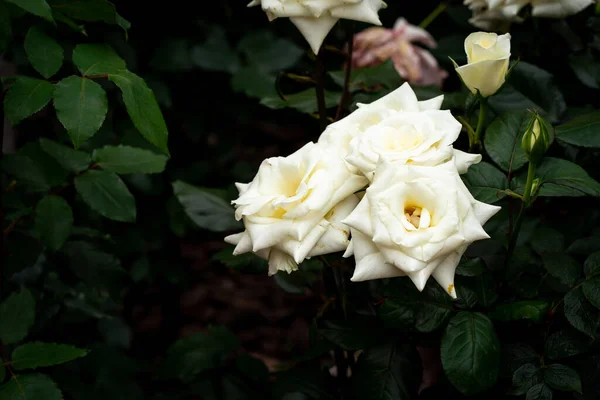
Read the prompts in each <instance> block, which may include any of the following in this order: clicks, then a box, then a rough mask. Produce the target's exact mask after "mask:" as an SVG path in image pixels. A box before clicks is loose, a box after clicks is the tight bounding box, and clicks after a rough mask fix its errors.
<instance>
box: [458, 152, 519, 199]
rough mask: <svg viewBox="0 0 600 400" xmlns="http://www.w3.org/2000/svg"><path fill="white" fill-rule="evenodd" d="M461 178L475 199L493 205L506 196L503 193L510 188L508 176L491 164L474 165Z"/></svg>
mask: <svg viewBox="0 0 600 400" xmlns="http://www.w3.org/2000/svg"><path fill="white" fill-rule="evenodd" d="M461 177H462V179H463V181H464V182H465V185H467V188H469V191H470V192H471V194H472V195H473V197H475V198H476V199H477V200H479V201H482V202H484V203H488V204H492V203H495V202H497V201H499V200H500V199H502V198H503V197H504V196H506V195H505V194H504V193H502V190H504V189H506V188H507V187H508V181H507V180H506V176H505V175H504V174H503V173H502V172H501V171H500V170H498V169H497V168H496V167H494V166H493V165H491V164H488V163H486V162H481V163H479V164H475V165H472V166H471V167H470V168H469V170H468V172H467V173H466V174H464V175H462V176H461Z"/></svg>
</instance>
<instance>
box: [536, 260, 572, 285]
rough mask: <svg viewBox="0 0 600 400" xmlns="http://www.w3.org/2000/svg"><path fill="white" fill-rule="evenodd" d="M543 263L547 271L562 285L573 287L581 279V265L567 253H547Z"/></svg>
mask: <svg viewBox="0 0 600 400" xmlns="http://www.w3.org/2000/svg"><path fill="white" fill-rule="evenodd" d="M542 262H543V263H544V268H546V271H548V273H549V274H550V275H552V276H553V277H555V278H556V279H558V280H559V281H560V282H561V283H562V284H565V285H569V286H572V285H574V284H575V283H577V280H578V279H579V277H581V265H579V263H578V262H577V261H575V259H573V258H572V257H570V256H568V255H567V254H565V253H546V254H544V255H543V256H542Z"/></svg>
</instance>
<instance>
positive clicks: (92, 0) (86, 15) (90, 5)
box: [48, 0, 129, 31]
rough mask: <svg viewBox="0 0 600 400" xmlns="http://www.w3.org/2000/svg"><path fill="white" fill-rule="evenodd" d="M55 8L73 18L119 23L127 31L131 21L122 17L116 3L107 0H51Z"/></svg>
mask: <svg viewBox="0 0 600 400" xmlns="http://www.w3.org/2000/svg"><path fill="white" fill-rule="evenodd" d="M48 2H49V3H50V5H51V6H52V8H53V9H54V10H57V11H60V12H61V13H62V14H64V15H67V16H69V17H71V18H73V19H77V20H81V21H86V22H98V21H101V22H105V23H107V24H113V25H118V26H120V27H121V28H123V29H124V30H125V31H127V30H128V29H129V22H128V21H126V20H124V19H123V17H121V16H120V15H119V14H118V13H117V11H116V9H115V6H114V4H112V3H111V2H109V1H106V0H49V1H48Z"/></svg>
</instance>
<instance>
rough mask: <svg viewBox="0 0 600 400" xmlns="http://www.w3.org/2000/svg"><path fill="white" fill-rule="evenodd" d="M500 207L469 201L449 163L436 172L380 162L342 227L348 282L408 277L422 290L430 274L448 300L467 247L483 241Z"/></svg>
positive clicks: (470, 197) (424, 168)
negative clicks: (350, 268) (350, 261)
mask: <svg viewBox="0 0 600 400" xmlns="http://www.w3.org/2000/svg"><path fill="white" fill-rule="evenodd" d="M499 209H500V208H499V207H495V206H491V205H488V204H485V203H481V202H479V201H477V200H475V199H474V198H473V196H472V195H471V194H470V193H469V191H468V189H467V188H466V187H465V186H464V184H463V183H462V181H461V179H460V177H459V175H458V173H457V171H456V169H455V166H454V161H453V160H451V161H449V162H447V163H445V164H442V165H439V166H436V167H427V166H410V165H409V166H404V167H402V168H398V166H397V165H396V164H393V163H389V162H386V161H382V162H380V163H379V165H378V166H377V169H376V171H375V179H374V181H373V183H372V185H371V186H370V187H369V188H368V189H367V191H366V194H365V196H364V197H363V199H362V200H361V202H360V203H359V204H358V206H357V207H356V208H355V210H354V211H353V212H352V214H350V216H348V218H346V219H345V220H344V221H343V222H344V223H346V224H347V225H349V226H350V227H351V232H352V251H353V253H354V257H355V259H356V270H355V272H354V276H353V277H352V280H353V281H362V280H368V279H377V278H389V277H395V276H402V275H408V276H409V277H410V278H411V279H412V281H413V282H414V283H415V285H416V286H417V288H418V289H419V290H422V289H423V288H424V286H425V283H426V282H427V280H428V279H429V277H430V276H431V275H433V277H434V279H436V280H437V281H438V282H439V283H440V284H441V285H442V287H443V288H444V290H446V291H447V292H448V293H449V294H450V295H451V296H453V297H455V296H456V294H455V292H454V278H453V277H454V270H455V269H456V265H457V264H458V262H459V260H460V257H461V256H462V254H463V253H464V251H465V250H466V248H467V246H468V245H469V244H470V243H472V242H474V241H476V240H481V239H486V238H488V237H489V236H488V235H487V234H486V233H485V231H484V230H483V227H482V225H483V224H484V223H485V222H486V221H487V220H488V219H489V218H491V217H492V216H493V215H494V214H495V213H496V212H497V211H498V210H499Z"/></svg>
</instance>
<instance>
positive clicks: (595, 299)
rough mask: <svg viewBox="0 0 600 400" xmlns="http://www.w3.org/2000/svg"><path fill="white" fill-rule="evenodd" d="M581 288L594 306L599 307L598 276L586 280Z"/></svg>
mask: <svg viewBox="0 0 600 400" xmlns="http://www.w3.org/2000/svg"><path fill="white" fill-rule="evenodd" d="M581 289H582V290H583V294H584V295H585V297H586V298H587V299H588V301H589V302H590V303H592V304H593V305H594V306H595V307H596V308H600V278H594V279H590V280H586V281H585V282H583V285H582V286H581Z"/></svg>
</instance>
